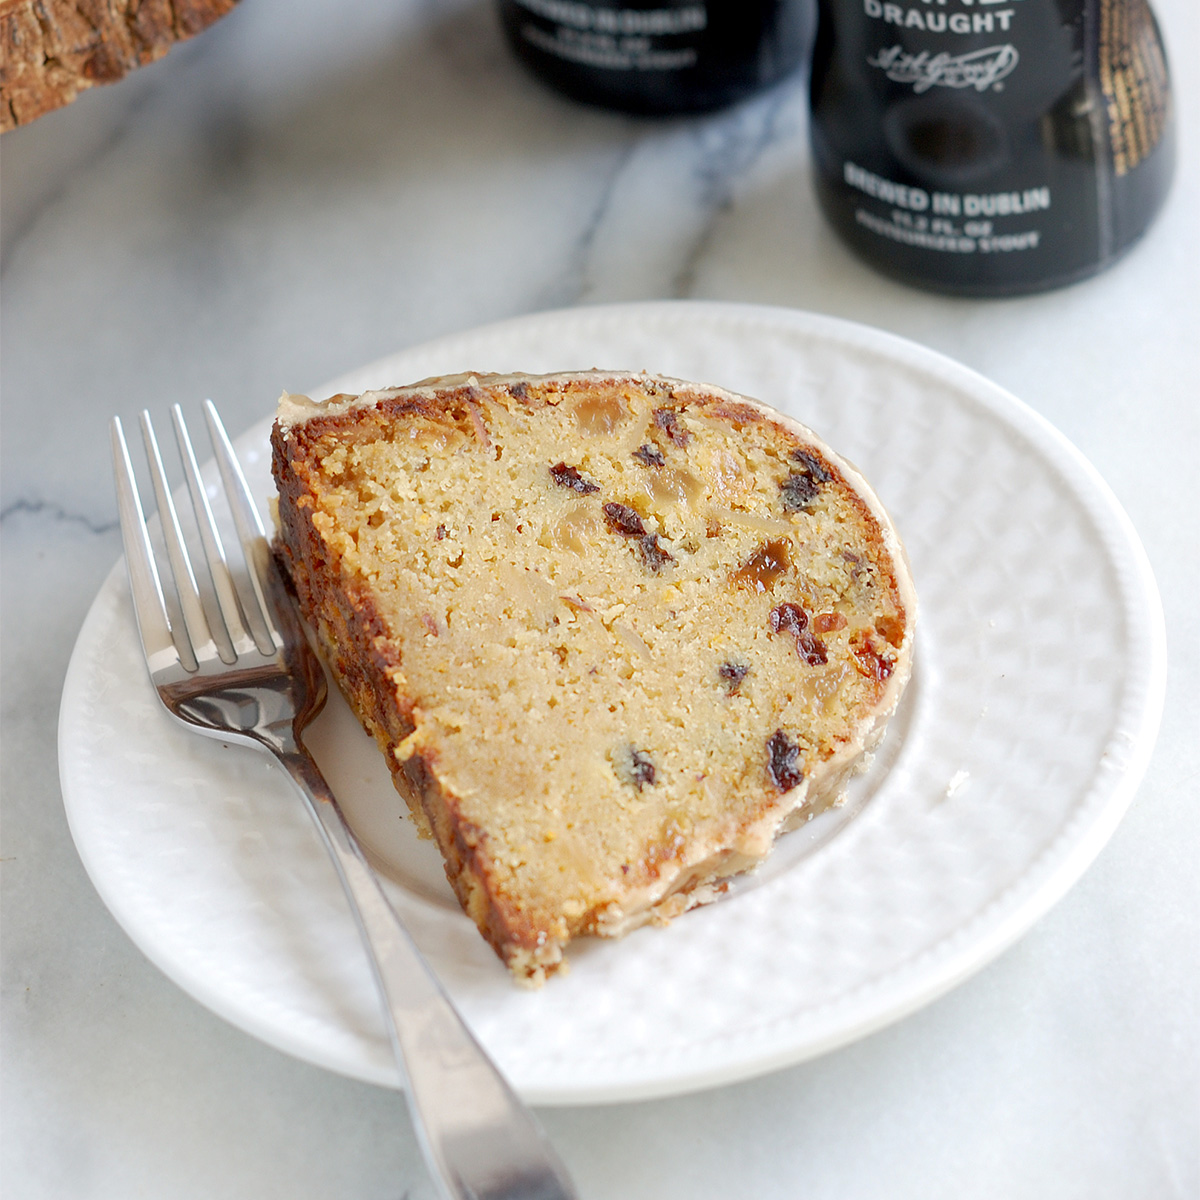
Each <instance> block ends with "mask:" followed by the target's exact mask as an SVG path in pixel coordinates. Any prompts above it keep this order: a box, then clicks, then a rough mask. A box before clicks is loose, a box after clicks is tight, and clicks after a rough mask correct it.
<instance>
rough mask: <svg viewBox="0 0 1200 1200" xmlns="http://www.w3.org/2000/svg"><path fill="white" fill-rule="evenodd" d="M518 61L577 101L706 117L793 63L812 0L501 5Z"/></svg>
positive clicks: (550, 0)
mask: <svg viewBox="0 0 1200 1200" xmlns="http://www.w3.org/2000/svg"><path fill="white" fill-rule="evenodd" d="M499 11H500V21H501V24H502V26H503V28H504V31H505V34H506V36H507V38H508V42H509V45H510V46H511V47H512V50H513V52H514V53H515V54H516V56H517V57H518V58H519V59H521V61H522V62H524V63H525V65H526V66H527V67H529V68H530V70H532V71H533V73H534V74H535V75H537V76H538V77H539V78H540V79H542V80H543V81H544V82H545V83H548V84H550V86H551V87H554V88H556V89H557V90H558V91H560V92H563V93H565V94H566V95H568V96H570V97H572V98H573V99H575V100H582V101H584V102H585V103H589V104H598V105H603V106H604V107H606V108H616V109H621V110H624V111H626V112H634V113H644V114H666V113H686V112H704V111H706V110H709V109H715V108H720V107H722V106H724V105H727V104H732V103H734V102H735V101H737V100H742V99H744V98H745V97H747V96H750V95H752V94H753V93H754V92H756V91H758V90H759V89H760V88H764V87H766V86H768V85H769V84H772V83H775V82H776V81H777V80H779V79H782V78H783V77H784V76H785V75H787V74H788V73H789V72H790V71H791V70H793V69H794V68H795V67H796V66H798V65H799V63H800V61H801V59H802V58H803V57H804V54H805V52H806V51H807V50H808V47H809V45H810V43H811V36H812V26H813V15H814V10H813V7H812V0H633V2H625V0H599V2H597V0H499Z"/></svg>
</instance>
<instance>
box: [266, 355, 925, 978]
mask: <svg viewBox="0 0 1200 1200" xmlns="http://www.w3.org/2000/svg"><path fill="white" fill-rule="evenodd" d="M273 446H274V472H275V478H276V482H277V485H278V488H279V514H280V537H279V552H280V556H281V559H282V561H283V562H284V564H285V566H286V568H287V570H288V571H289V573H290V575H291V577H292V579H293V580H294V582H295V585H296V590H297V593H298V594H299V597H300V602H301V606H302V608H303V610H304V613H305V615H306V617H307V618H308V620H309V621H310V622H311V623H312V625H313V627H314V628H315V630H316V632H317V634H318V637H319V639H320V642H321V644H322V645H323V647H324V652H325V655H326V657H327V660H328V662H329V665H330V667H331V668H332V671H333V674H334V675H335V677H336V678H337V680H338V682H339V684H340V685H341V688H342V690H343V691H344V692H345V694H346V696H347V697H348V698H349V700H350V703H351V705H352V706H353V707H354V709H355V711H356V712H357V714H358V716H359V718H360V719H361V721H362V722H363V724H364V726H365V727H366V728H367V729H368V730H369V731H370V732H371V733H373V734H374V735H375V737H376V739H377V740H378V742H379V744H380V746H381V747H382V749H383V750H384V753H385V754H386V755H387V759H388V763H389V765H390V767H391V769H392V772H393V775H394V777H395V780H396V784H397V787H398V788H399V790H400V792H401V793H402V794H403V796H404V797H405V799H406V800H407V802H408V805H409V808H410V809H411V811H412V813H413V816H414V817H415V819H416V821H417V822H418V824H419V825H420V827H421V828H422V829H423V830H424V831H425V832H427V833H429V834H431V835H432V836H433V837H434V838H435V839H436V841H437V844H438V846H439V848H440V850H441V852H442V855H443V857H444V859H445V863H446V874H447V877H448V878H449V880H450V883H451V884H452V886H453V887H454V890H455V892H456V893H457V895H458V897H459V900H460V901H461V903H462V905H463V908H464V909H465V910H466V911H467V913H469V914H470V916H471V917H472V918H473V919H474V920H475V922H476V923H477V924H478V926H479V928H480V930H481V931H482V933H483V935H484V936H485V937H486V938H487V939H488V940H489V941H490V942H491V944H492V945H493V946H494V947H495V949H496V951H497V953H498V954H499V955H500V956H501V958H502V959H503V960H504V961H505V962H506V963H507V964H508V966H509V967H510V968H511V970H512V971H513V972H514V974H515V975H516V976H517V977H518V979H520V980H523V981H527V982H531V983H538V982H540V981H541V980H542V979H543V978H544V976H545V975H546V973H548V972H551V971H553V970H555V969H556V968H558V967H559V966H560V965H561V963H562V961H563V948H564V947H565V946H566V944H567V943H568V942H569V941H570V940H571V939H572V938H573V937H576V936H579V935H582V934H601V935H605V936H614V935H617V934H621V933H624V932H625V931H626V930H629V929H632V928H634V927H635V926H637V925H640V924H643V923H644V922H646V921H649V920H656V921H664V920H666V919H668V918H671V917H673V916H676V915H678V914H679V913H681V912H683V911H684V910H685V909H688V908H690V907H692V906H694V905H696V904H699V903H702V902H704V901H707V900H711V899H713V898H714V897H715V896H717V895H718V894H719V893H720V892H721V891H722V889H723V887H724V881H725V880H727V879H728V878H729V877H730V876H731V875H733V874H735V873H737V872H740V871H743V870H746V869H748V868H750V867H752V866H754V865H755V864H756V863H757V862H759V861H760V860H761V859H762V858H763V857H764V856H765V855H766V854H767V852H768V851H769V849H770V847H771V844H772V842H773V840H774V839H775V837H776V835H777V834H778V833H780V832H781V831H782V830H783V829H785V828H787V827H789V826H790V825H792V824H795V823H797V822H799V821H802V820H804V819H805V818H806V817H808V816H811V815H813V814H814V813H816V812H819V811H820V810H821V809H822V808H824V807H827V806H828V805H829V804H832V803H834V802H835V801H836V800H837V798H838V797H839V795H840V794H841V792H842V790H843V787H844V784H845V781H846V779H847V777H848V776H849V774H850V773H851V772H852V771H853V770H854V769H855V767H856V766H857V765H858V764H859V763H860V762H861V760H862V758H863V755H864V754H865V752H866V751H867V750H868V749H869V748H870V746H871V745H873V744H874V743H875V741H876V740H877V739H878V738H879V736H880V735H881V733H882V731H883V726H884V723H885V721H886V719H887V717H888V715H889V714H890V713H891V711H892V710H893V709H894V707H895V705H896V701H897V699H898V697H899V695H900V691H901V689H902V688H903V686H904V683H905V681H906V680H907V678H908V674H909V664H910V659H911V650H912V639H913V617H914V599H913V592H912V586H911V583H910V581H909V576H908V573H907V570H906V567H905V565H904V561H903V554H902V552H901V550H900V546H899V543H898V541H897V540H896V536H895V533H894V531H893V529H892V526H891V524H890V522H889V521H888V518H887V516H886V515H885V514H884V512H883V509H882V508H881V507H880V505H879V503H878V501H877V500H876V499H875V497H874V495H873V493H872V492H871V490H870V488H869V487H868V486H867V484H866V483H865V481H864V480H863V479H862V478H861V476H860V475H859V474H858V473H857V472H856V471H854V470H853V468H851V467H850V466H848V465H847V464H846V463H845V462H843V461H842V460H841V459H840V458H838V457H837V455H836V454H834V453H833V452H832V451H831V450H829V449H828V448H827V447H826V446H824V445H823V444H822V443H821V442H820V441H819V440H818V439H817V438H816V437H815V436H814V435H813V434H812V433H811V432H810V431H809V430H807V429H805V428H804V427H803V426H801V425H798V424H797V423H796V422H794V421H791V420H789V419H787V418H785V417H783V416H781V415H780V414H779V413H776V412H774V411H773V410H771V409H769V408H767V407H765V406H763V405H761V404H758V403H756V402H754V401H750V400H747V399H745V398H743V397H739V396H734V395H731V394H730V393H728V392H725V391H722V390H721V389H719V388H714V387H706V386H700V385H695V384H688V383H683V382H680V381H678V380H670V379H663V378H658V377H654V376H648V375H619V374H609V373H604V372H587V373H572V374H562V375H553V376H542V377H534V376H520V377H516V376H506V377H500V376H461V377H454V378H446V379H438V380H432V381H429V382H427V383H423V384H419V385H415V386H412V387H405V388H392V389H388V390H386V391H378V392H368V393H366V394H364V395H362V396H358V397H348V396H338V397H334V398H333V399H331V400H330V401H327V402H325V403H322V404H318V403H313V402H312V401H310V400H308V399H306V398H303V397H295V396H285V397H284V398H283V400H282V402H281V404H280V410H279V419H278V421H277V423H276V427H275V430H274V433H273Z"/></svg>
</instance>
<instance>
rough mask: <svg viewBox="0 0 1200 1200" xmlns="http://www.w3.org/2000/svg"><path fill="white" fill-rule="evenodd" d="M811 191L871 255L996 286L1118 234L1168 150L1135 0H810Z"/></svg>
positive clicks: (1128, 236)
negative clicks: (813, 25) (813, 4)
mask: <svg viewBox="0 0 1200 1200" xmlns="http://www.w3.org/2000/svg"><path fill="white" fill-rule="evenodd" d="M819 13H820V15H819V20H818V28H817V39H816V46H815V50H814V58H813V72H812V85H811V86H812V126H811V136H812V145H813V154H814V160H815V168H816V174H817V193H818V197H819V199H820V202H821V205H822V208H823V209H824V211H825V214H826V216H827V217H828V218H829V220H830V221H831V222H832V224H833V225H834V227H835V228H836V229H837V230H838V232H839V233H840V234H841V235H842V236H843V237H844V238H845V239H846V240H847V241H848V242H849V243H850V245H851V246H852V247H853V248H854V249H855V250H856V251H857V252H858V253H859V254H860V255H862V256H863V257H864V258H865V259H867V260H868V261H869V262H871V263H872V264H873V265H875V266H876V267H878V268H880V269H881V270H883V271H885V272H887V273H888V274H890V275H893V276H895V277H897V278H899V279H902V280H904V281H906V282H908V283H912V284H915V285H917V286H920V287H926V288H932V289H936V290H939V291H946V292H952V293H958V294H963V295H973V296H1001V295H1012V294H1017V293H1021V292H1031V291H1037V290H1040V289H1044V288H1050V287H1055V286H1058V285H1060V284H1065V283H1070V282H1072V281H1073V280H1076V279H1080V278H1083V277H1084V276H1087V275H1090V274H1092V273H1093V272H1095V271H1097V270H1100V269H1101V268H1103V267H1104V266H1106V265H1108V264H1109V263H1110V262H1112V261H1113V260H1114V259H1115V258H1116V257H1117V256H1119V255H1120V254H1121V252H1122V251H1123V250H1125V249H1126V248H1128V247H1129V246H1130V245H1131V244H1132V243H1133V242H1134V241H1135V240H1136V239H1137V238H1138V237H1139V236H1140V235H1141V234H1142V232H1143V231H1144V230H1145V229H1146V227H1147V226H1148V225H1149V223H1150V221H1151V220H1152V218H1153V217H1154V215H1155V214H1156V213H1157V211H1158V209H1159V208H1160V207H1161V205H1162V202H1163V199H1164V197H1165V195H1166V192H1167V189H1168V185H1169V183H1170V179H1171V173H1172V167H1173V137H1172V134H1173V129H1172V105H1171V92H1170V85H1169V80H1168V75H1167V64H1166V57H1165V53H1164V50H1163V45H1162V40H1161V38H1160V35H1159V30H1158V26H1157V24H1156V22H1155V19H1154V16H1153V14H1152V12H1151V10H1150V8H1149V6H1148V4H1147V2H1146V0H819Z"/></svg>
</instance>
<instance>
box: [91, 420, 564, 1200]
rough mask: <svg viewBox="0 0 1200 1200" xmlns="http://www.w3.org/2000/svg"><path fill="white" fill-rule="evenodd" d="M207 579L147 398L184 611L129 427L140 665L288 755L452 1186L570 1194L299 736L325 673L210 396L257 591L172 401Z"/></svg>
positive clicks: (120, 452) (124, 491) (470, 1198)
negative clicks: (164, 569) (163, 561)
mask: <svg viewBox="0 0 1200 1200" xmlns="http://www.w3.org/2000/svg"><path fill="white" fill-rule="evenodd" d="M172 418H173V424H174V427H175V438H176V441H177V443H178V445H179V452H180V456H181V458H182V459H183V465H184V474H185V477H186V479H187V487H188V492H189V493H190V496H191V501H192V506H193V508H194V510H195V515H196V523H197V525H198V527H199V531H200V538H201V542H202V545H203V549H204V555H205V558H206V560H207V563H208V570H209V574H210V577H211V580H212V593H211V596H212V597H215V604H213V603H212V600H211V597H210V604H209V608H210V609H214V608H215V609H219V613H218V612H213V613H212V616H213V618H214V619H212V620H210V618H209V615H207V614H206V612H205V606H204V603H203V601H202V599H201V592H200V589H199V587H198V586H197V582H196V576H195V573H194V571H193V569H192V565H191V561H190V559H189V555H188V551H187V547H186V545H185V542H184V537H183V535H182V532H181V527H180V524H179V518H178V515H177V513H176V509H175V505H174V503H173V502H172V498H171V493H170V490H169V488H168V486H167V481H166V474H165V472H164V470H163V464H162V458H161V455H160V453H159V448H158V443H157V441H156V439H155V436H154V429H153V427H152V425H151V423H150V415H149V413H146V412H143V413H142V420H141V427H142V437H143V439H144V441H145V444H146V455H147V458H148V459H149V462H150V474H151V478H152V481H153V487H154V493H155V498H156V502H157V507H158V512H159V515H160V518H161V523H162V530H163V540H164V542H165V544H166V552H167V558H168V561H169V564H170V573H171V577H172V579H173V582H174V591H175V595H176V598H177V611H178V612H179V614H181V616H182V620H181V621H179V620H172V618H171V616H170V615H169V612H168V608H167V605H166V603H165V599H164V593H163V589H162V586H161V583H160V581H159V574H158V570H157V568H156V566H155V553H154V549H153V546H152V543H151V540H150V535H149V531H148V529H147V525H146V519H145V516H144V514H143V512H142V506H141V501H140V499H139V497H138V491H137V483H136V481H135V479H134V474H133V467H132V464H131V462H130V459H129V450H128V447H127V446H126V443H125V435H124V432H123V430H122V428H121V422H120V420H119V419H118V418H114V419H113V425H112V443H113V460H114V468H115V471H116V481H117V500H118V507H119V510H120V517H121V534H122V538H123V540H124V543H125V561H126V564H127V566H128V569H129V583H130V588H131V590H132V592H133V601H134V609H135V611H136V614H137V623H138V629H139V630H140V632H141V636H142V647H143V649H144V650H145V654H146V664H147V666H148V667H149V670H150V678H151V680H152V682H153V683H154V687H155V689H156V690H157V692H158V696H159V699H160V700H162V702H163V704H164V705H165V707H166V709H167V711H168V712H169V713H170V714H171V715H172V716H174V717H176V718H178V719H179V720H180V721H182V722H183V723H184V724H185V725H187V726H188V727H189V728H192V729H195V730H198V731H199V732H200V733H204V734H208V735H210V736H212V737H217V738H221V739H222V740H224V741H231V742H240V743H242V744H244V745H248V746H254V747H257V748H258V749H260V750H266V751H267V752H268V753H270V754H272V755H274V756H275V758H276V759H277V760H278V761H279V762H280V763H281V764H282V765H283V767H284V768H285V769H286V771H287V772H288V774H289V775H290V776H291V778H292V780H293V782H294V783H295V784H296V787H297V789H298V790H299V791H300V794H301V795H302V796H303V797H304V800H305V801H306V804H307V807H308V811H309V813H310V814H311V816H312V818H313V820H314V821H315V822H316V824H317V828H318V829H319V830H320V832H321V837H322V840H323V841H324V843H325V846H326V849H328V851H329V853H330V856H331V857H332V859H333V861H334V865H335V866H336V868H337V872H338V876H339V877H340V879H341V882H342V887H343V888H344V889H345V892H346V896H347V898H348V900H349V901H350V908H351V909H352V910H353V913H354V916H355V919H356V921H357V923H358V929H359V933H360V934H361V935H362V939H363V944H364V945H365V947H366V949H367V956H368V958H369V959H370V961H371V965H372V968H373V970H374V974H375V979H376V982H377V983H378V985H379V989H380V995H381V999H382V1000H383V1009H384V1015H385V1019H386V1022H387V1026H388V1032H389V1034H390V1036H391V1041H392V1048H393V1050H394V1051H395V1055H396V1061H397V1064H398V1066H399V1068H400V1074H401V1078H402V1079H403V1080H404V1081H405V1090H406V1092H407V1095H408V1100H409V1110H410V1113H411V1115H412V1118H413V1123H414V1125H415V1127H416V1130H417V1136H418V1139H419V1141H420V1143H421V1146H422V1149H423V1151H424V1153H425V1158H426V1161H427V1162H428V1164H429V1167H430V1169H431V1171H432V1173H433V1175H434V1177H435V1179H437V1180H438V1182H439V1183H440V1185H441V1188H442V1191H443V1194H444V1195H445V1196H446V1197H448V1198H450V1200H573V1198H574V1197H575V1191H574V1188H573V1187H572V1185H571V1182H570V1179H569V1178H568V1176H567V1173H566V1170H565V1168H564V1167H563V1165H562V1163H561V1161H560V1160H559V1158H558V1156H557V1155H556V1154H555V1152H554V1150H553V1148H552V1147H551V1146H550V1143H549V1142H548V1141H547V1139H546V1136H545V1134H544V1133H543V1132H542V1130H541V1128H540V1126H539V1125H538V1123H537V1121H536V1119H535V1118H534V1116H533V1114H532V1113H531V1112H530V1111H529V1110H528V1109H527V1108H526V1107H525V1105H524V1104H523V1103H522V1102H521V1100H520V1099H519V1098H518V1097H517V1095H516V1093H515V1092H513V1090H512V1088H511V1087H510V1086H509V1084H508V1083H507V1082H506V1081H505V1079H504V1078H503V1076H502V1075H501V1074H500V1072H499V1071H498V1070H497V1068H496V1066H495V1065H494V1064H493V1063H492V1062H491V1060H490V1059H489V1058H488V1057H487V1055H486V1054H485V1053H484V1051H483V1049H482V1048H481V1047H480V1045H479V1043H478V1042H477V1041H476V1040H475V1038H474V1037H473V1036H472V1035H471V1033H470V1031H469V1030H468V1029H467V1028H466V1026H465V1025H464V1024H463V1021H462V1018H461V1017H460V1016H459V1015H458V1013H457V1012H456V1011H455V1009H454V1007H453V1005H452V1004H451V1003H450V1000H449V999H448V998H447V996H446V994H445V992H444V991H443V990H442V988H441V986H440V984H439V983H438V982H437V980H436V979H435V978H434V976H433V974H432V973H431V971H430V969H429V967H428V966H427V965H426V964H425V961H424V959H422V957H421V955H420V952H419V951H418V950H417V948H416V946H415V944H414V943H413V940H412V938H411V937H410V936H409V934H408V932H407V930H406V929H405V928H404V926H403V925H402V924H401V922H400V918H399V917H398V916H397V915H396V913H395V911H394V909H393V908H392V906H391V905H390V904H389V903H388V900H387V898H386V897H385V895H384V893H383V890H382V888H381V887H380V885H379V881H378V879H377V878H376V876H375V874H374V872H373V871H372V869H371V868H370V866H369V865H368V864H367V860H366V858H365V857H364V855H363V852H362V849H361V848H360V846H359V844H358V842H357V840H356V839H355V837H354V834H353V833H352V832H351V830H350V827H349V826H348V825H347V824H346V820H345V817H344V816H343V815H342V811H341V809H340V808H339V807H338V803H337V801H336V800H335V799H334V796H333V793H332V792H331V791H330V789H329V785H328V784H327V783H326V782H325V780H324V778H323V777H322V775H321V771H320V769H319V768H318V767H317V764H316V763H315V762H314V761H313V759H312V757H311V756H310V755H309V753H308V751H307V750H306V749H305V748H304V745H303V743H302V741H301V734H302V731H303V730H304V728H305V726H306V725H307V724H308V723H309V722H310V721H311V720H312V719H313V718H314V717H315V716H316V715H317V713H318V712H319V711H320V710H321V707H322V705H323V704H324V703H325V675H324V672H323V671H322V669H321V666H320V664H319V662H318V661H317V659H316V657H315V655H314V654H313V652H312V650H311V649H310V648H309V645H308V641H307V639H306V638H305V634H304V630H303V627H302V626H301V624H300V621H299V617H298V614H297V612H296V609H295V606H294V604H293V601H292V598H291V596H290V594H289V593H288V591H287V589H286V588H285V586H284V583H283V580H282V579H281V577H280V574H279V569H278V567H277V566H276V564H275V560H274V558H273V556H272V554H271V551H270V547H269V546H268V544H267V539H266V535H265V533H264V530H263V526H262V522H261V520H260V519H259V515H258V511H257V509H256V508H255V506H254V501H253V500H252V499H251V496H250V491H249V489H248V488H247V486H246V481H245V478H244V477H243V475H242V471H241V467H240V465H239V464H238V461H237V458H236V456H235V454H234V452H233V447H232V446H231V444H230V442H229V438H228V437H227V435H226V433H225V430H224V428H223V427H222V425H221V420H220V418H219V417H218V415H217V410H216V409H215V408H214V407H213V404H212V402H211V401H206V402H205V418H206V421H207V424H208V429H209V434H210V436H211V438H212V443H213V448H214V450H215V451H216V458H217V464H218V467H219V468H220V473H221V479H222V482H223V484H224V491H225V495H226V498H227V500H228V502H229V507H230V509H231V511H232V514H233V519H234V525H235V527H236V529H237V534H238V538H239V540H240V542H241V545H242V551H243V554H244V556H245V560H246V565H247V568H248V573H249V579H250V583H251V587H252V593H253V594H252V595H247V594H243V595H242V596H239V592H238V589H237V587H236V586H235V583H234V578H233V574H232V572H231V571H230V568H229V565H228V562H227V560H226V557H225V552H224V549H223V547H222V544H221V538H220V535H219V534H218V532H217V525H216V522H215V521H214V519H213V514H212V511H211V509H210V507H209V504H208V499H207V496H206V494H205V490H204V486H203V484H202V483H201V480H200V473H199V471H198V469H197V466H196V456H195V453H194V451H193V449H192V443H191V439H190V438H189V436H188V431H187V427H186V425H185V424H184V420H183V414H182V411H181V410H180V408H179V406H178V405H176V406H175V408H174V411H173V413H172Z"/></svg>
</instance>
